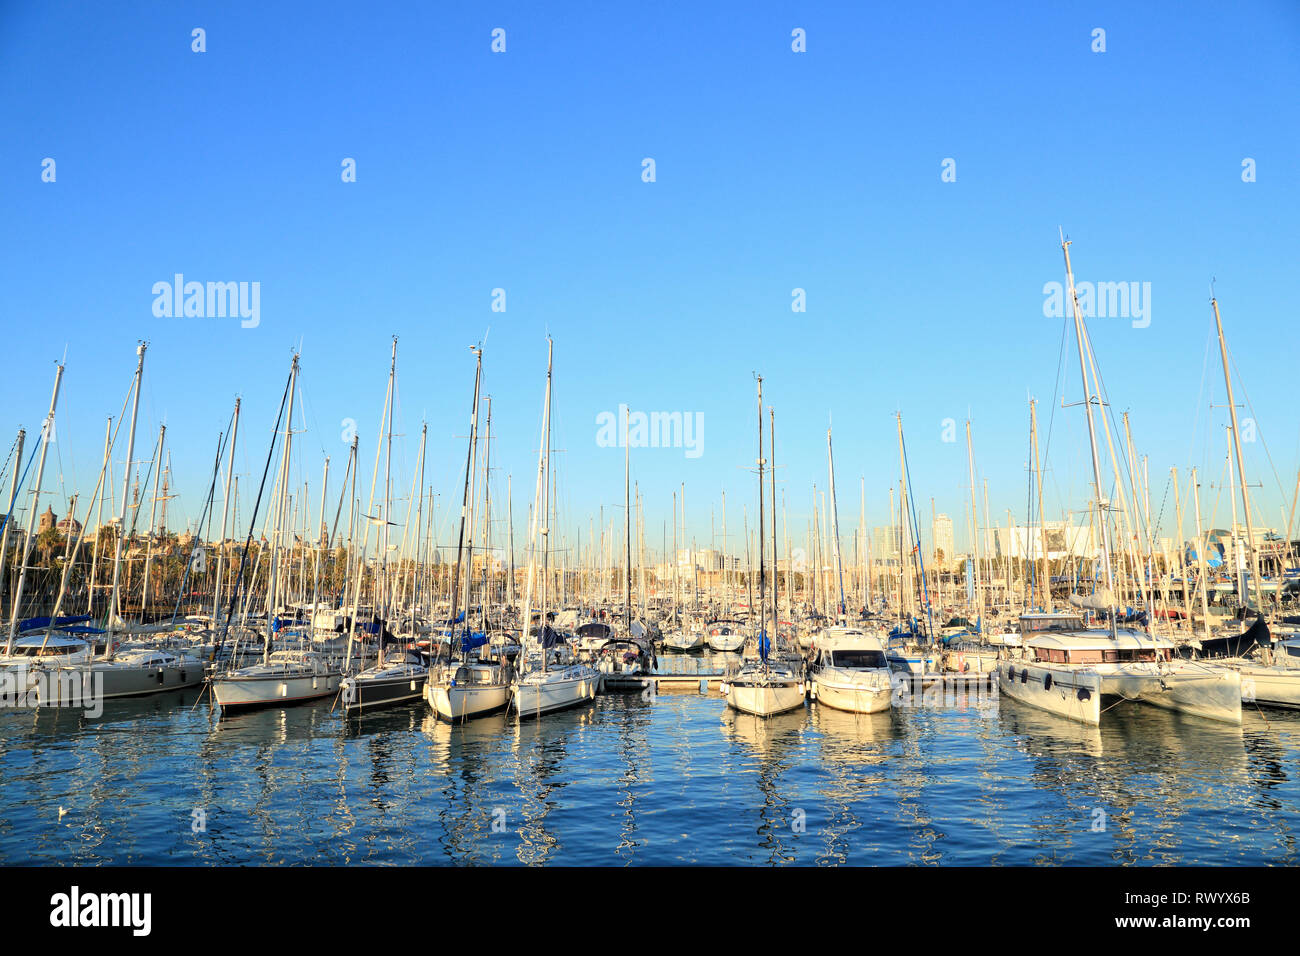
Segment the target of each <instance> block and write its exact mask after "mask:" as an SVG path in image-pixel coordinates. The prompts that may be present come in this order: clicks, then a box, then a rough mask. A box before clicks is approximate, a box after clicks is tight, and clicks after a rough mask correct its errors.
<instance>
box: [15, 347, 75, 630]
mask: <svg viewBox="0 0 1300 956" xmlns="http://www.w3.org/2000/svg"><path fill="white" fill-rule="evenodd" d="M62 382H63V366H62V365H58V366H56V368H55V371H54V394H52V395H51V396H50V411H49V413H48V414H47V415H46V416H45V423H44V424H43V425H42V426H41V453H40V457H39V458H38V459H37V462H36V481H35V483H34V484H33V485H32V509H31V512H30V513H29V514H28V516H27V539H26V543H25V544H24V547H23V563H22V565H21V566H20V567H19V569H18V587H17V588H16V589H15V590H14V604H13V608H12V609H11V611H10V614H9V640H8V642H7V643H6V644H5V654H6V655H8V654H12V653H13V650H14V647H13V644H14V635H15V634H16V633H17V631H18V609H19V607H20V606H21V605H22V600H23V585H24V584H25V583H26V581H27V563H28V561H29V559H30V558H31V554H32V545H33V544H34V543H35V541H36V519H37V517H38V513H39V512H40V510H41V509H40V501H41V478H42V477H43V476H44V474H45V455H46V452H48V451H49V448H50V438H51V436H52V435H53V434H54V409H55V407H56V406H57V405H58V402H59V386H60V385H61V384H62ZM15 471H16V469H15ZM10 510H11V512H12V508H11V509H10Z"/></svg>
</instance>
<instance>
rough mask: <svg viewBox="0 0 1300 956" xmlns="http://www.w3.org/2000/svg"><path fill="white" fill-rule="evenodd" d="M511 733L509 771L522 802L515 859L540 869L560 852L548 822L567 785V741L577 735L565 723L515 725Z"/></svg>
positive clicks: (568, 770) (573, 728) (568, 769)
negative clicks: (511, 745) (548, 827)
mask: <svg viewBox="0 0 1300 956" xmlns="http://www.w3.org/2000/svg"><path fill="white" fill-rule="evenodd" d="M566 716H567V715H566ZM513 730H514V734H513V744H514V747H513V751H514V753H513V756H514V764H513V767H512V768H510V769H511V770H512V771H513V774H514V785H515V790H516V792H517V793H518V795H519V798H520V799H522V801H523V805H522V806H521V807H520V810H519V813H520V815H521V817H522V820H521V822H520V823H519V826H518V827H517V828H516V832H517V833H518V834H519V846H518V848H517V849H516V851H515V855H516V856H517V857H518V859H519V862H520V863H524V864H526V865H528V866H540V865H542V864H545V863H547V862H549V861H550V859H551V857H553V856H555V855H557V854H558V853H559V852H560V851H561V850H562V849H563V844H562V843H561V842H560V840H559V838H558V837H556V836H555V835H554V834H553V833H552V832H551V831H550V830H548V829H547V818H548V817H549V816H550V815H551V813H552V811H554V810H556V809H557V808H559V807H560V798H561V796H562V794H563V791H564V788H565V787H566V786H568V784H569V783H570V780H571V777H572V770H571V769H570V768H569V767H567V766H566V764H568V763H569V761H568V760H567V759H566V758H567V757H568V754H569V738H570V736H571V735H573V734H574V733H576V732H577V731H576V730H575V726H574V724H573V723H570V722H569V720H567V719H565V720H520V721H515V722H514V724H513ZM511 822H512V823H513V820H512V821H511Z"/></svg>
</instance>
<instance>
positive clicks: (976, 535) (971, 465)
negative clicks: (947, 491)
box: [966, 418, 984, 627]
mask: <svg viewBox="0 0 1300 956" xmlns="http://www.w3.org/2000/svg"><path fill="white" fill-rule="evenodd" d="M966 468H967V473H968V474H969V476H970V533H971V547H972V548H973V552H972V557H973V558H974V560H975V565H974V567H975V575H974V577H975V606H976V608H977V609H978V614H979V617H980V618H981V619H982V618H983V617H984V591H983V590H982V589H981V588H980V563H981V559H982V558H983V556H984V552H983V549H982V548H981V547H980V526H979V515H978V514H977V513H976V511H975V449H974V446H973V445H972V443H971V436H970V419H969V418H968V419H966ZM980 626H981V627H982V626H983V623H982V620H981V625H980Z"/></svg>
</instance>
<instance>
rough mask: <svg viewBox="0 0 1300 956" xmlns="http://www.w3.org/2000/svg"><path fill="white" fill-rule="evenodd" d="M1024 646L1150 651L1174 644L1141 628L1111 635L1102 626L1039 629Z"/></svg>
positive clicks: (1128, 629)
mask: <svg viewBox="0 0 1300 956" xmlns="http://www.w3.org/2000/svg"><path fill="white" fill-rule="evenodd" d="M1025 646H1026V647H1043V648H1055V649H1057V650H1067V651H1089V650H1121V651H1138V650H1143V651H1149V650H1151V649H1153V648H1166V647H1173V646H1174V642H1173V641H1171V640H1169V638H1167V637H1156V636H1154V635H1151V634H1147V633H1146V632H1144V631H1135V630H1132V629H1131V628H1121V629H1120V630H1119V631H1117V632H1116V637H1114V638H1112V637H1111V635H1110V631H1108V630H1106V629H1104V628H1096V629H1089V630H1083V631H1042V632H1040V633H1037V634H1034V635H1032V636H1030V637H1027V638H1026V639H1025Z"/></svg>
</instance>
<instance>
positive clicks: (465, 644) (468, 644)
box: [460, 631, 488, 654]
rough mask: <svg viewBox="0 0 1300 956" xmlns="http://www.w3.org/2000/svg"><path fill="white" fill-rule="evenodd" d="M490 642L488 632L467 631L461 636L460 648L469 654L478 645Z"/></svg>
mask: <svg viewBox="0 0 1300 956" xmlns="http://www.w3.org/2000/svg"><path fill="white" fill-rule="evenodd" d="M487 642H488V639H487V635H486V634H474V633H471V632H470V631H466V632H465V633H464V634H462V635H461V638H460V649H461V650H462V651H463V652H465V653H466V654H468V653H469V652H470V651H472V650H474V648H476V647H482V646H483V645H484V644H486V643H487Z"/></svg>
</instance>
